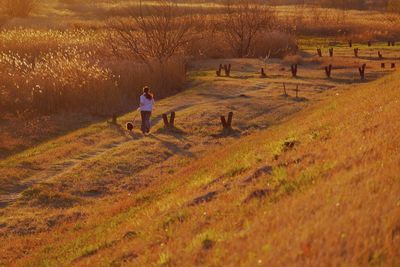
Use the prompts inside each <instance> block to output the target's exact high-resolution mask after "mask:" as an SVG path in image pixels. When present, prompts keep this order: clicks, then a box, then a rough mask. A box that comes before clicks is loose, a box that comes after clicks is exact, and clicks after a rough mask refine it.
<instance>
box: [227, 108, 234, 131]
mask: <svg viewBox="0 0 400 267" xmlns="http://www.w3.org/2000/svg"><path fill="white" fill-rule="evenodd" d="M232 120H233V112H232V111H231V112H229V113H228V121H227V125H228V127H229V128H232Z"/></svg>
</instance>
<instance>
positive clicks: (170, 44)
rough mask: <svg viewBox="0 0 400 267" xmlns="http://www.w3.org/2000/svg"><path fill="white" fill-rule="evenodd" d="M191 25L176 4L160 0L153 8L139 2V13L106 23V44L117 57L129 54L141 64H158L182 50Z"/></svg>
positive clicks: (182, 9) (193, 22) (189, 19)
mask: <svg viewBox="0 0 400 267" xmlns="http://www.w3.org/2000/svg"><path fill="white" fill-rule="evenodd" d="M145 14H147V15H145ZM194 25H195V19H194V18H193V17H192V16H187V15H186V14H185V13H184V8H181V7H178V6H177V4H174V3H172V2H170V1H164V0H163V1H160V3H159V4H157V5H151V6H142V4H141V1H140V2H139V14H137V15H132V16H130V17H128V18H124V19H114V20H112V21H111V22H110V23H109V26H110V28H111V30H112V32H111V34H110V35H109V37H110V38H109V40H110V42H109V44H110V46H111V48H112V50H113V52H114V54H116V55H117V56H119V57H122V58H126V57H127V55H129V54H130V55H131V56H133V58H135V59H139V60H141V61H142V62H145V63H148V62H151V61H154V60H157V61H159V62H160V63H162V62H164V61H168V60H169V59H170V58H171V57H173V56H175V55H177V54H179V53H181V52H183V51H184V48H185V46H186V45H187V43H188V42H189V41H190V39H191V38H193V37H194V36H193V27H194Z"/></svg>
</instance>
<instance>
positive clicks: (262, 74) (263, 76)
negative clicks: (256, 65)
mask: <svg viewBox="0 0 400 267" xmlns="http://www.w3.org/2000/svg"><path fill="white" fill-rule="evenodd" d="M266 77H267V74H265V71H264V68H261V78H266Z"/></svg>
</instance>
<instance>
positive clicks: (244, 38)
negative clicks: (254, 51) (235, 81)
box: [222, 0, 275, 57]
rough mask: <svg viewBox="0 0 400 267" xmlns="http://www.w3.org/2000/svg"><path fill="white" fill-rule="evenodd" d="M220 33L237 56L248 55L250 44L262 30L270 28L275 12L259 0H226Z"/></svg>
mask: <svg viewBox="0 0 400 267" xmlns="http://www.w3.org/2000/svg"><path fill="white" fill-rule="evenodd" d="M225 8H226V11H225V15H224V18H223V29H222V33H223V35H224V36H225V40H226V42H227V44H228V45H229V46H230V47H231V48H232V50H233V51H234V52H235V54H236V56H238V57H246V56H250V53H251V48H252V45H253V44H254V41H255V40H256V38H257V36H258V35H259V34H260V33H261V32H262V31H264V30H271V28H272V27H273V25H274V23H275V14H274V12H273V11H272V10H271V8H269V7H267V6H266V5H265V4H263V3H262V2H261V1H254V0H237V1H233V0H227V1H226V3H225Z"/></svg>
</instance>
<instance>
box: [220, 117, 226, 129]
mask: <svg viewBox="0 0 400 267" xmlns="http://www.w3.org/2000/svg"><path fill="white" fill-rule="evenodd" d="M221 124H222V127H223V128H224V129H226V128H227V123H226V119H225V116H221Z"/></svg>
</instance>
